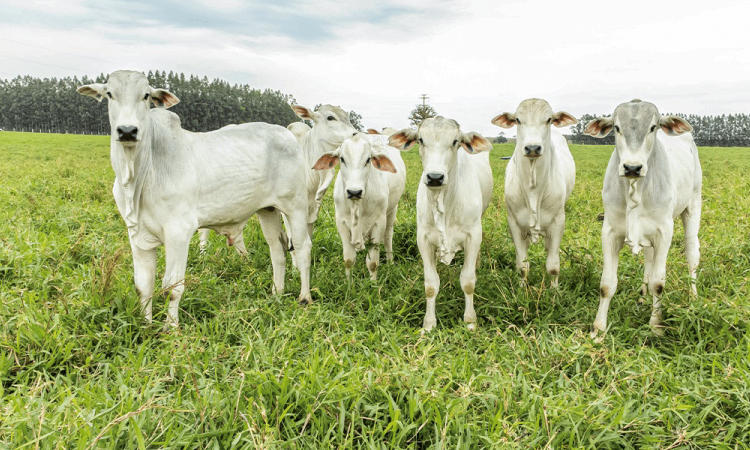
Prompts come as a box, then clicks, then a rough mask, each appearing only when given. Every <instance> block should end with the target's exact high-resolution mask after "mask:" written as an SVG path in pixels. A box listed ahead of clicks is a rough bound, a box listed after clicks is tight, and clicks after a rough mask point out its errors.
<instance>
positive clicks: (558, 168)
mask: <svg viewBox="0 0 750 450" xmlns="http://www.w3.org/2000/svg"><path fill="white" fill-rule="evenodd" d="M577 122H578V121H577V120H576V119H575V117H573V116H571V115H570V114H568V113H566V112H564V111H560V112H553V111H552V108H551V107H550V106H549V103H547V102H546V101H545V100H540V99H535V98H534V99H529V100H524V101H523V102H521V104H520V105H519V106H518V109H516V112H515V113H509V112H506V113H503V114H500V115H498V116H496V117H495V118H494V119H492V123H493V124H495V125H497V126H499V127H503V128H511V127H513V126H517V127H518V131H517V138H516V149H515V151H514V152H513V156H512V157H511V159H510V161H509V162H508V167H507V168H506V169H505V204H506V205H507V206H508V226H509V227H510V235H511V236H512V237H513V244H514V245H515V247H516V269H517V270H518V271H520V272H521V276H522V277H523V279H524V280H525V279H526V276H527V275H528V272H529V261H528V251H529V245H530V244H531V243H535V242H537V240H538V239H539V237H540V236H541V237H542V238H543V239H544V246H545V248H546V250H547V272H548V273H549V274H550V275H551V276H552V283H551V284H552V287H557V283H558V277H559V276H560V241H561V240H562V236H563V231H564V230H565V203H566V202H567V201H568V198H570V194H571V193H572V192H573V185H574V184H575V179H576V166H575V162H573V155H571V154H570V149H568V143H567V142H566V141H565V138H564V137H563V136H562V134H560V133H559V132H558V131H557V130H553V129H552V125H554V126H556V127H564V126H568V125H573V124H574V123H577Z"/></svg>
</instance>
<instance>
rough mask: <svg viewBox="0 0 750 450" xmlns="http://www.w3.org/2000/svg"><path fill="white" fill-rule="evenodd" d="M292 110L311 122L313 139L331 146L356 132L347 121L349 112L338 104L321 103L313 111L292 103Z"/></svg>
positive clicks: (338, 143)
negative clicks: (321, 104)
mask: <svg viewBox="0 0 750 450" xmlns="http://www.w3.org/2000/svg"><path fill="white" fill-rule="evenodd" d="M292 110H294V113H295V114H297V116H298V117H299V118H300V119H304V120H311V121H312V122H313V128H312V129H313V133H314V134H315V139H317V140H318V141H322V142H325V143H327V144H328V145H331V146H333V147H338V146H339V145H341V143H342V142H344V139H348V138H350V137H352V136H354V135H355V134H357V129H356V128H354V126H353V125H352V123H351V121H349V114H348V113H347V112H346V111H344V110H343V109H341V108H339V107H338V106H332V105H323V106H321V107H320V108H318V110H317V111H314V112H313V111H311V110H309V109H308V108H305V107H304V106H299V105H294V106H292Z"/></svg>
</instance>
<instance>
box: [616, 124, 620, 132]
mask: <svg viewBox="0 0 750 450" xmlns="http://www.w3.org/2000/svg"><path fill="white" fill-rule="evenodd" d="M615 131H617V132H618V133H619V132H620V127H618V126H617V125H615Z"/></svg>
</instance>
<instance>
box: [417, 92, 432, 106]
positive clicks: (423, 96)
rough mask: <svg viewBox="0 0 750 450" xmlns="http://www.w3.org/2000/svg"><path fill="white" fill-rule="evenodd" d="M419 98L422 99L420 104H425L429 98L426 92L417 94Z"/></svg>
mask: <svg viewBox="0 0 750 450" xmlns="http://www.w3.org/2000/svg"><path fill="white" fill-rule="evenodd" d="M419 98H421V99H422V105H426V104H427V99H428V98H430V97H428V96H427V94H422V95H420V96H419Z"/></svg>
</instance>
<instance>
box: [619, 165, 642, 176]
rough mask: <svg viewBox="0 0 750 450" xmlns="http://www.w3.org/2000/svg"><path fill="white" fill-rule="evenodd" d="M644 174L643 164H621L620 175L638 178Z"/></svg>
mask: <svg viewBox="0 0 750 450" xmlns="http://www.w3.org/2000/svg"><path fill="white" fill-rule="evenodd" d="M644 175H645V170H643V164H623V165H622V176H624V177H625V178H640V177H642V176H644Z"/></svg>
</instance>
